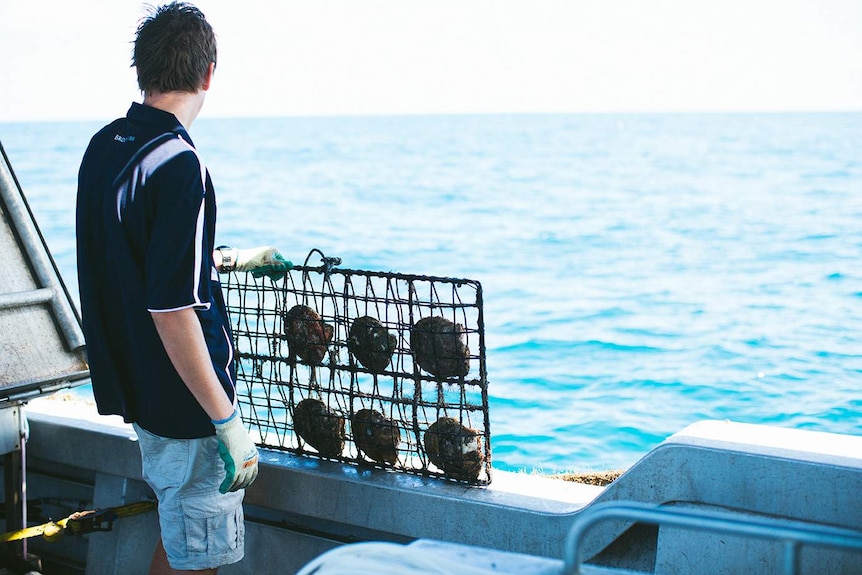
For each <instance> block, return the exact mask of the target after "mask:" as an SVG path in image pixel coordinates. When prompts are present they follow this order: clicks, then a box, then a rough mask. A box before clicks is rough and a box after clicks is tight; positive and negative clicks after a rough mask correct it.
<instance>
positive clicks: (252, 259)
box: [218, 246, 293, 280]
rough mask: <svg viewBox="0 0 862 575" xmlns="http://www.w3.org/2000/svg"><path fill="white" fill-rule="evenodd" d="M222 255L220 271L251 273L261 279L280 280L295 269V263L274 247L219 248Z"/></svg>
mask: <svg viewBox="0 0 862 575" xmlns="http://www.w3.org/2000/svg"><path fill="white" fill-rule="evenodd" d="M218 249H219V251H220V252H221V255H222V266H221V268H220V270H219V271H226V272H229V271H238V272H251V275H252V276H254V277H256V278H259V277H262V276H269V277H270V278H272V279H274V280H280V279H281V278H283V277H284V274H286V273H287V272H289V271H290V270H291V269H293V263H292V262H291V261H289V260H286V259H284V256H282V255H281V253H280V252H279V251H278V250H277V249H276V248H274V247H272V246H261V247H257V248H249V249H245V250H241V249H237V248H228V247H222V248H218Z"/></svg>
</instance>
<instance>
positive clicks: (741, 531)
mask: <svg viewBox="0 0 862 575" xmlns="http://www.w3.org/2000/svg"><path fill="white" fill-rule="evenodd" d="M613 519H617V520H625V521H630V522H632V523H648V524H652V525H670V526H676V527H683V528H689V529H694V530H700V531H708V532H713V533H725V534H731V535H737V536H747V537H756V538H759V539H770V540H773V541H778V542H781V543H783V544H784V553H783V561H784V573H785V574H787V575H796V574H798V573H799V551H800V549H801V547H802V545H804V544H807V545H815V546H821V547H832V548H840V549H846V550H851V551H856V552H860V553H862V532H859V531H853V530H850V529H840V528H837V527H829V526H825V525H817V524H814V523H808V524H805V525H804V526H802V525H799V524H798V523H792V522H789V521H782V520H779V519H764V518H754V517H750V516H749V517H740V516H738V515H734V516H731V515H729V514H728V513H721V512H716V511H708V510H697V511H693V510H686V509H675V508H669V507H658V506H654V505H647V504H641V503H633V502H626V503H618V502H610V503H600V504H597V505H595V506H593V507H590V508H588V509H586V510H584V512H583V514H581V515H580V516H579V517H578V518H577V520H576V521H575V523H574V525H572V528H571V529H570V530H569V534H568V536H567V538H566V556H565V567H564V570H563V575H580V574H581V573H582V571H581V564H582V563H583V560H584V558H583V555H582V549H581V545H582V542H583V538H584V534H585V533H586V532H587V531H588V530H589V529H591V528H592V527H594V526H595V525H596V524H598V523H601V522H602V521H608V520H613Z"/></svg>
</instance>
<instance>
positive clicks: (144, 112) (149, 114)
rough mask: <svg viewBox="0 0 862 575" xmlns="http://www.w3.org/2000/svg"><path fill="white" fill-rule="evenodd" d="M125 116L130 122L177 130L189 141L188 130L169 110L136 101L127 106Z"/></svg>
mask: <svg viewBox="0 0 862 575" xmlns="http://www.w3.org/2000/svg"><path fill="white" fill-rule="evenodd" d="M126 117H127V118H128V119H129V120H130V121H132V122H139V123H141V124H147V125H149V126H152V127H153V128H154V129H156V130H159V131H162V132H177V133H179V134H180V135H181V136H182V137H183V139H184V140H186V141H187V142H191V138H190V137H189V135H188V132H186V129H185V128H184V127H183V125H182V124H181V123H180V121H179V120H177V117H176V116H174V115H173V114H171V113H170V112H165V111H164V110H159V109H158V108H153V107H152V106H145V105H143V104H139V103H137V102H132V107H131V108H129V111H128V112H127V113H126Z"/></svg>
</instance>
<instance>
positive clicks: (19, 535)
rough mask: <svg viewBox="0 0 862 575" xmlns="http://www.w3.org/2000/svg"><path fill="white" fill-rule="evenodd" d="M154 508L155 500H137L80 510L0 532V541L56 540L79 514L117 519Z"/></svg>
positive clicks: (72, 529)
mask: <svg viewBox="0 0 862 575" xmlns="http://www.w3.org/2000/svg"><path fill="white" fill-rule="evenodd" d="M155 508H156V502H155V501H139V502H137V503H130V504H128V505H121V506H120V507H108V508H107V509H100V510H96V511H82V512H77V513H73V514H71V515H70V516H68V517H66V518H64V519H60V520H59V521H49V522H48V523H43V524H41V525H34V526H33V527H27V528H25V529H19V530H18V531H9V532H7V533H2V534H0V543H6V542H9V541H20V540H21V539H29V538H31V537H38V536H39V535H41V536H43V537H44V538H45V540H46V541H57V540H58V539H60V538H62V537H63V533H64V532H65V531H66V526H67V525H68V523H69V521H72V525H75V523H74V521H73V519H74V518H77V517H81V516H86V515H90V514H93V513H103V512H107V513H108V514H109V515H111V516H112V517H111V520H113V519H115V518H116V519H119V518H120V517H129V516H130V515H137V514H138V513H146V512H147V511H151V510H153V509H155ZM70 531H71V532H72V533H76V532H77V531H78V530H76V529H74V528H70Z"/></svg>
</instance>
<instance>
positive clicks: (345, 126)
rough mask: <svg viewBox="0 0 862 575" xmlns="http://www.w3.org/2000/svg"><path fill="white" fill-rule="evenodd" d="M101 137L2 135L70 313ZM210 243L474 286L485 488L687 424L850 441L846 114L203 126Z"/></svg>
mask: <svg viewBox="0 0 862 575" xmlns="http://www.w3.org/2000/svg"><path fill="white" fill-rule="evenodd" d="M100 124H101V123H92V122H91V123H63V124H0V141H2V143H3V145H4V146H5V148H6V151H7V154H8V155H9V157H10V159H11V161H12V165H13V167H14V169H15V170H16V173H17V176H18V179H19V180H20V182H21V184H22V187H23V188H24V190H25V193H26V194H27V197H28V200H29V201H30V203H31V207H32V208H33V211H34V212H35V213H36V217H37V219H38V221H39V224H40V226H41V228H42V231H43V234H44V235H45V237H46V239H47V241H48V244H49V246H50V248H51V250H52V252H53V254H54V257H55V259H56V260H57V262H58V265H59V267H60V269H61V272H62V273H63V275H64V277H65V278H66V281H67V283H68V284H69V287H70V288H71V290H72V291H73V292H75V279H74V273H75V261H74V258H75V256H74V196H75V178H76V173H77V166H78V163H79V161H80V156H81V154H82V153H83V149H84V148H85V146H86V143H87V141H88V139H89V137H90V135H91V134H92V133H93V132H94V131H95V130H96V129H97V128H98V127H100ZM192 136H193V137H194V138H195V140H196V143H197V145H198V148H199V150H200V151H201V153H202V155H203V157H204V159H205V160H206V161H207V163H208V165H209V167H210V171H211V173H212V175H213V178H214V181H215V183H216V189H217V192H218V197H219V216H220V221H219V235H220V238H219V240H220V241H221V242H222V243H226V244H236V245H252V244H261V243H273V244H276V245H278V246H279V247H280V248H281V250H282V251H283V252H284V253H285V254H286V255H287V256H288V257H289V258H290V259H292V260H293V261H294V262H301V261H303V260H304V259H305V256H306V255H307V253H308V252H309V250H311V249H312V248H319V249H320V250H322V251H323V252H325V253H326V254H327V255H332V256H340V257H341V258H342V259H343V261H344V264H343V265H344V266H345V267H349V268H353V269H370V270H382V271H397V272H403V273H416V274H424V275H441V276H455V277H467V278H471V279H475V280H478V281H480V282H482V285H483V288H484V295H485V326H486V342H487V365H488V379H489V381H490V396H491V399H490V401H491V433H492V446H493V450H494V465H495V467H497V468H501V469H536V470H543V471H564V470H571V469H575V470H583V469H597V468H598V469H603V468H615V467H625V466H629V465H631V464H632V463H634V462H635V461H636V460H637V459H639V458H640V457H641V456H643V455H644V454H645V453H646V452H647V451H648V450H649V449H650V448H652V447H654V446H655V445H657V444H658V443H659V442H661V441H662V440H663V439H664V438H665V437H667V436H668V435H670V434H672V433H674V432H676V431H678V430H679V429H681V428H682V427H684V426H686V425H688V424H690V423H692V422H695V421H697V420H700V419H730V420H733V421H742V422H751V423H768V424H774V425H779V426H785V427H795V428H806V429H815V430H822V431H834V432H840V433H851V434H857V435H858V434H862V393H860V388H862V346H860V342H862V271H860V265H859V262H860V252H862V234H860V230H862V154H860V150H862V114H798V115H794V114H773V115H592V116H591V115H585V116H579V115H547V116H542V115H535V116H534V115H525V116H524V115H514V116H493V115H491V116H479V115H476V116H439V117H373V118H305V119H302V118H290V119H266V120H263V119H261V120H247V119H243V120H214V119H200V120H198V122H197V123H196V124H195V125H194V126H193V128H192Z"/></svg>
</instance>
